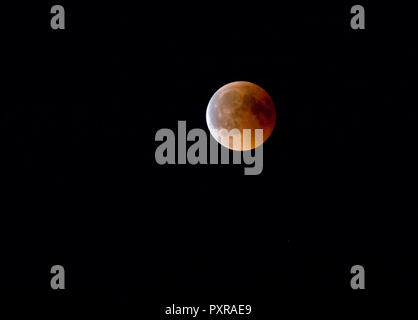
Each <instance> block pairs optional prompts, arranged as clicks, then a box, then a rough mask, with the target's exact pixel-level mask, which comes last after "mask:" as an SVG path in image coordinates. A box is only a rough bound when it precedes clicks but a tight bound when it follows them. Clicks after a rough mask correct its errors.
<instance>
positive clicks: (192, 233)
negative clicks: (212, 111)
mask: <svg viewBox="0 0 418 320" xmlns="http://www.w3.org/2000/svg"><path fill="white" fill-rule="evenodd" d="M62 3H63V4H64V6H65V8H66V14H67V30H65V31H62V32H59V31H53V30H51V29H50V28H49V19H50V15H49V8H50V7H51V4H49V3H45V4H42V5H40V4H36V5H35V4H31V5H30V6H29V7H25V10H22V9H21V8H20V9H19V8H14V9H13V10H14V11H12V12H16V10H17V12H20V13H19V16H20V17H21V21H26V22H25V23H22V24H17V23H14V24H12V21H10V24H7V25H8V26H7V27H3V30H2V31H3V32H4V33H5V39H4V40H5V44H6V45H5V47H4V50H5V52H6V58H4V59H3V62H5V63H6V67H5V70H6V71H5V72H3V71H2V75H3V76H4V77H6V79H5V80H6V81H5V82H3V84H2V88H3V90H4V93H3V94H2V103H1V113H0V139H1V141H2V147H1V149H2V151H1V167H2V173H1V182H0V186H1V192H2V193H1V197H2V200H1V203H2V209H1V212H2V222H1V228H2V229H3V230H2V231H1V240H2V241H1V242H2V247H3V248H2V256H3V257H2V263H1V269H0V270H1V274H0V278H1V283H2V285H1V289H0V290H1V291H0V293H1V295H13V296H16V295H17V296H18V295H26V294H29V295H46V296H49V295H54V294H55V293H54V292H52V291H51V290H50V289H49V278H50V275H49V268H50V267H51V266H52V265H54V264H63V265H64V266H66V270H67V274H68V290H67V291H66V292H65V293H64V294H62V293H61V295H68V296H80V295H81V296H97V295H103V296H116V297H119V296H127V297H132V296H141V297H145V296H146V297H153V298H155V299H156V300H158V299H162V298H165V299H168V301H171V300H170V299H174V297H176V298H178V297H184V299H186V300H187V299H191V298H196V297H201V298H202V299H210V298H211V297H212V298H213V297H231V298H233V297H245V298H257V297H258V298H259V297H265V296H267V297H276V296H281V297H297V296H310V295H312V296H316V295H321V296H328V295H332V296H335V295H336V296H342V297H346V296H347V297H351V296H353V295H354V293H353V291H352V290H351V289H350V286H349V281H350V274H349V270H350V267H351V266H352V265H354V264H362V265H364V266H365V268H366V272H367V279H368V280H367V281H368V282H367V292H366V293H365V294H363V293H362V295H363V296H364V295H366V296H367V295H370V296H373V295H393V294H399V293H405V294H410V293H417V290H418V277H417V273H416V270H417V267H418V261H417V258H416V252H414V251H413V250H412V248H413V243H414V238H415V234H414V230H413V229H414V224H413V220H414V219H413V215H414V214H415V212H416V203H415V201H413V199H412V197H413V196H414V195H415V193H416V178H417V170H416V160H417V155H416V137H417V132H416V128H417V126H416V123H417V119H418V118H417V109H416V106H417V104H416V95H415V94H413V91H414V90H416V88H417V70H418V69H417V67H418V64H417V59H416V58H417V45H416V34H415V33H414V31H413V29H414V25H413V23H415V22H414V20H415V18H414V16H413V14H412V12H411V10H408V8H406V7H404V6H401V5H399V6H397V5H396V7H394V6H395V5H393V6H392V7H385V6H383V5H382V6H380V5H379V4H374V5H373V6H372V5H365V7H366V30H364V31H354V30H352V29H351V28H350V24H349V23H350V18H351V15H350V8H351V6H352V5H354V4H357V3H347V2H346V3H345V4H338V5H337V4H334V5H329V4H328V5H326V4H317V3H316V2H315V5H314V4H310V5H302V4H295V5H290V4H284V3H283V4H279V5H278V6H277V7H268V6H264V5H263V4H261V3H258V2H257V3H255V4H252V5H251V6H244V5H242V6H241V7H239V8H235V11H233V13H230V12H227V11H226V8H225V10H223V9H222V10H221V8H220V7H218V8H214V5H213V4H206V5H203V4H202V5H201V4H199V5H198V4H196V5H195V6H194V7H186V6H184V7H182V6H181V5H178V6H177V5H171V6H170V7H168V6H164V5H162V4H161V5H155V6H154V7H152V6H145V5H144V6H143V5H141V6H138V7H137V8H136V7H129V6H123V5H121V4H120V5H119V4H117V2H114V4H113V5H105V4H102V5H100V6H99V7H97V6H96V7H95V6H92V5H91V6H88V5H85V4H83V5H74V4H73V3H70V2H69V1H64V2H62ZM16 6H18V5H16ZM22 6H23V5H22ZM5 13H6V11H5ZM8 18H9V19H8V20H7V21H9V20H12V19H13V14H9V17H8ZM236 80H246V81H251V82H254V83H257V84H258V85H260V86H262V87H263V88H265V89H266V90H267V92H269V93H270V95H271V97H272V99H273V101H275V104H276V108H277V109H276V110H277V114H278V118H277V120H278V122H277V125H276V128H275V131H274V133H273V135H272V136H271V137H270V139H269V140H268V142H267V143H266V144H265V145H264V170H263V173H262V174H261V175H260V176H252V177H250V176H244V175H243V166H239V165H235V166H232V165H231V166H209V165H208V166H204V165H203V166H191V165H184V166H179V165H175V166H159V165H157V164H156V163H155V161H154V152H155V148H156V147H157V146H158V143H157V142H155V141H154V135H155V132H156V131H157V130H158V129H160V128H171V129H173V130H176V128H177V121H179V120H186V121H187V125H188V128H189V129H191V128H197V127H198V128H203V129H205V130H206V129H207V127H206V123H205V110H206V106H207V103H208V101H209V99H210V97H211V96H212V94H213V93H214V92H215V91H216V90H217V89H218V88H219V87H221V86H222V85H224V84H226V83H228V82H231V81H236ZM3 90H2V91H3ZM22 273H25V274H26V275H27V276H26V277H24V278H22V277H17V276H16V275H19V274H22ZM16 278H17V279H16ZM356 294H357V293H356Z"/></svg>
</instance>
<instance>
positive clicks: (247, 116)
mask: <svg viewBox="0 0 418 320" xmlns="http://www.w3.org/2000/svg"><path fill="white" fill-rule="evenodd" d="M206 122H207V125H208V128H209V131H210V133H211V134H212V136H213V137H214V138H215V139H216V141H218V142H219V143H221V144H222V145H223V146H225V147H227V148H229V149H232V150H237V151H246V150H251V149H254V148H256V147H258V146H259V145H261V144H262V143H264V142H265V141H266V140H267V139H268V138H269V137H270V135H271V133H272V132H273V129H274V126H275V124H276V110H275V107H274V103H273V101H272V99H271V97H270V96H269V94H268V93H267V92H266V91H265V90H264V89H263V88H261V87H259V86H257V85H256V84H254V83H251V82H246V81H236V82H231V83H229V84H227V85H225V86H223V87H222V88H220V89H219V90H218V91H216V92H215V94H214V95H213V96H212V98H211V99H210V101H209V104H208V107H207V110H206ZM222 129H226V130H227V131H228V132H229V133H231V130H232V129H237V130H235V134H232V135H231V136H235V135H237V136H238V137H241V146H236V145H233V144H232V141H233V140H232V138H229V137H228V136H227V135H224V133H225V132H226V130H223V132H224V133H221V134H220V133H219V132H220V131H221V132H222ZM244 129H251V141H249V139H243V130H244ZM255 129H263V139H261V141H258V142H256V141H255V139H254V136H255ZM225 137H226V138H225Z"/></svg>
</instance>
